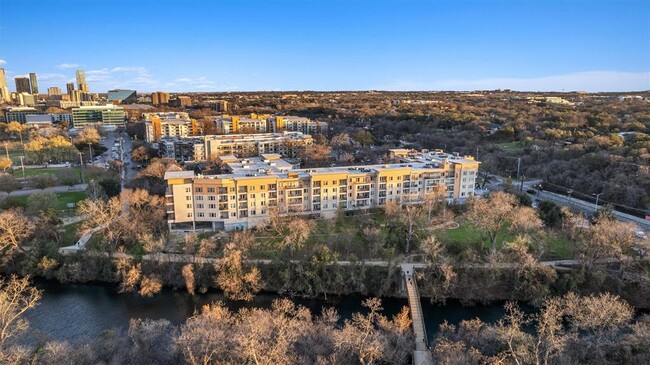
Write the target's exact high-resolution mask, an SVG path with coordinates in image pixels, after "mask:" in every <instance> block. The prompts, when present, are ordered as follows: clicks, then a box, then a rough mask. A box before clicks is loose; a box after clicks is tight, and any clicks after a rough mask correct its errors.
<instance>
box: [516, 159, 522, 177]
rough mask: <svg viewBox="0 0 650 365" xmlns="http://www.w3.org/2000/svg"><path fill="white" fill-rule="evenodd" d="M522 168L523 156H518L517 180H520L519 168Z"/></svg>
mask: <svg viewBox="0 0 650 365" xmlns="http://www.w3.org/2000/svg"><path fill="white" fill-rule="evenodd" d="M520 168H521V157H517V180H519V170H520Z"/></svg>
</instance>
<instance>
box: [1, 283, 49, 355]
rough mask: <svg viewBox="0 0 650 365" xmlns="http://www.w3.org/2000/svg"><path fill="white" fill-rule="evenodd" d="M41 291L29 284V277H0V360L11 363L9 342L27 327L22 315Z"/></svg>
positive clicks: (36, 302)
mask: <svg viewBox="0 0 650 365" xmlns="http://www.w3.org/2000/svg"><path fill="white" fill-rule="evenodd" d="M40 299H41V291H40V290H38V289H36V288H34V287H32V286H31V285H30V284H29V279H28V278H27V277H24V278H21V279H19V278H16V277H15V276H12V277H10V278H9V279H4V278H0V362H2V363H11V351H9V346H10V344H11V343H12V342H13V341H15V340H16V339H17V338H18V337H19V336H20V335H21V334H22V333H24V332H25V331H27V330H28V329H29V322H28V321H27V320H25V319H24V318H23V317H24V315H25V313H26V312H27V311H28V310H30V309H32V308H34V307H36V306H37V305H38V301H39V300H40Z"/></svg>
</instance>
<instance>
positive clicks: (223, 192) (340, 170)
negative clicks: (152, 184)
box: [165, 151, 479, 230]
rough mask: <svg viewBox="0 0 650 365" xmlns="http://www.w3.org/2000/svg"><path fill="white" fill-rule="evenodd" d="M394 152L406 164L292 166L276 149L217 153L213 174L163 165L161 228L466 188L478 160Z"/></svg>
mask: <svg viewBox="0 0 650 365" xmlns="http://www.w3.org/2000/svg"><path fill="white" fill-rule="evenodd" d="M396 158H406V159H409V160H412V162H404V163H401V162H400V163H389V164H384V165H363V166H352V167H326V168H317V169H297V168H296V167H295V166H293V165H291V164H290V163H288V162H287V161H285V160H283V159H281V158H280V155H278V154H262V155H261V156H260V157H255V158H237V157H235V156H221V157H219V162H221V163H222V165H224V166H225V167H226V169H227V171H228V172H229V173H226V174H220V175H201V174H198V175H197V174H195V173H194V172H193V171H181V170H180V169H179V168H171V169H170V170H168V171H167V172H166V173H165V180H166V181H167V191H166V207H167V218H168V220H167V221H168V224H169V228H170V229H172V230H174V229H182V230H186V229H212V230H241V229H248V228H252V227H256V226H260V225H265V224H268V220H269V214H270V213H271V212H276V213H277V214H280V215H306V216H315V217H324V218H331V217H334V216H336V212H337V210H338V209H343V210H362V209H369V208H373V207H383V206H385V205H386V204H387V203H389V202H395V203H398V204H420V203H423V202H425V201H426V200H427V199H428V197H432V198H438V197H441V196H446V198H447V199H448V200H450V201H462V200H464V199H466V198H468V197H470V196H472V195H473V194H474V185H475V181H476V178H477V177H478V167H479V162H478V161H476V160H474V158H473V157H471V156H465V157H460V156H456V155H450V154H445V153H443V152H442V151H434V152H433V153H429V152H423V153H421V154H420V155H419V156H416V155H413V154H411V155H409V154H406V155H405V156H404V157H396Z"/></svg>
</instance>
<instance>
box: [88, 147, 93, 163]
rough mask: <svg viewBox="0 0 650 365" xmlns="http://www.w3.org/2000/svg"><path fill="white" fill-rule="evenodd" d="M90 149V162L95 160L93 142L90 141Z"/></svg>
mask: <svg viewBox="0 0 650 365" xmlns="http://www.w3.org/2000/svg"><path fill="white" fill-rule="evenodd" d="M88 150H89V151H90V160H89V161H90V162H92V161H93V145H92V143H88Z"/></svg>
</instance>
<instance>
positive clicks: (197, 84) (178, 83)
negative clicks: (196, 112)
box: [165, 76, 217, 91]
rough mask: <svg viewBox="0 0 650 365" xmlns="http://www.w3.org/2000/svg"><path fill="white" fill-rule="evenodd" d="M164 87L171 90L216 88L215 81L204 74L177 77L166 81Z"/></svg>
mask: <svg viewBox="0 0 650 365" xmlns="http://www.w3.org/2000/svg"><path fill="white" fill-rule="evenodd" d="M165 87H168V88H171V89H173V91H192V90H216V89H217V83H216V82H214V81H212V80H210V79H208V78H207V77H205V76H200V77H194V78H192V77H179V78H177V79H175V80H174V81H172V82H168V83H166V84H165Z"/></svg>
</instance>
